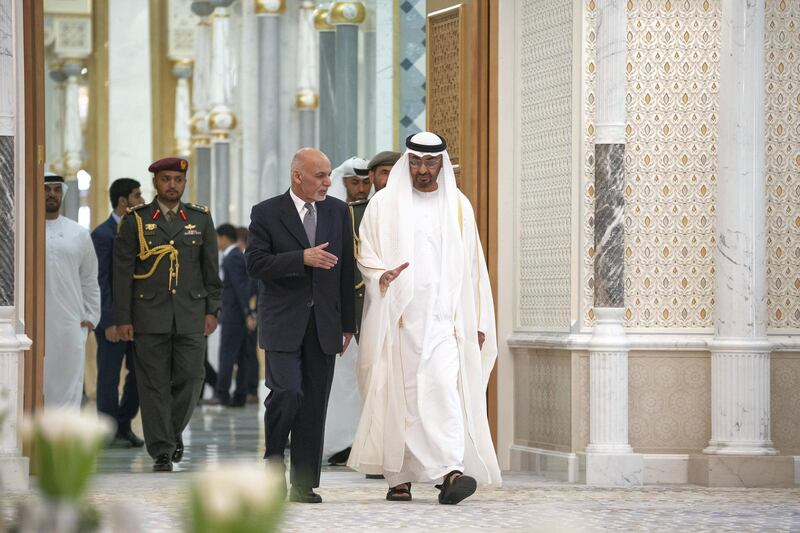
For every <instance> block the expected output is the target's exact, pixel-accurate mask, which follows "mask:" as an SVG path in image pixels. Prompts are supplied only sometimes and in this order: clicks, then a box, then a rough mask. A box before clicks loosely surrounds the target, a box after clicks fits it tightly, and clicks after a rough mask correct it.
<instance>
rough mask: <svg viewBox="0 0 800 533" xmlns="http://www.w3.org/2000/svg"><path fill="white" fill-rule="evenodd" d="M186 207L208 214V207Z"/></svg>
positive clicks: (197, 205) (187, 205) (196, 205)
mask: <svg viewBox="0 0 800 533" xmlns="http://www.w3.org/2000/svg"><path fill="white" fill-rule="evenodd" d="M186 207H188V208H189V209H194V210H195V211H200V212H201V213H205V214H208V207H206V206H204V205H199V204H186Z"/></svg>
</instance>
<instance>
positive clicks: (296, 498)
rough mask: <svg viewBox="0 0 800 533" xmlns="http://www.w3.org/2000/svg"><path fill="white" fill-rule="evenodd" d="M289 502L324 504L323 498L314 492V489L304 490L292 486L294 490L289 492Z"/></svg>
mask: <svg viewBox="0 0 800 533" xmlns="http://www.w3.org/2000/svg"><path fill="white" fill-rule="evenodd" d="M289 501H290V502H299V503H322V496H320V495H319V494H317V493H316V492H314V489H311V488H308V489H304V488H302V487H295V486H294V485H292V490H291V492H289Z"/></svg>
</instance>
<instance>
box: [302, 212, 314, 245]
mask: <svg viewBox="0 0 800 533" xmlns="http://www.w3.org/2000/svg"><path fill="white" fill-rule="evenodd" d="M304 207H305V208H306V215H305V216H304V217H303V227H304V228H305V230H306V236H307V237H308V242H309V244H310V245H311V246H314V244H315V243H316V237H317V214H316V213H315V212H314V206H313V205H311V204H309V203H307V204H305V206H304Z"/></svg>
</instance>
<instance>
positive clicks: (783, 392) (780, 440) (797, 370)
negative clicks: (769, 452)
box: [770, 353, 800, 455]
mask: <svg viewBox="0 0 800 533" xmlns="http://www.w3.org/2000/svg"><path fill="white" fill-rule="evenodd" d="M770 374H771V379H770V395H771V401H770V407H771V411H772V412H771V416H770V418H771V420H772V442H773V444H774V445H775V447H776V448H777V449H778V450H779V451H780V452H781V454H784V455H800V354H799V353H773V354H772V357H771V360H770Z"/></svg>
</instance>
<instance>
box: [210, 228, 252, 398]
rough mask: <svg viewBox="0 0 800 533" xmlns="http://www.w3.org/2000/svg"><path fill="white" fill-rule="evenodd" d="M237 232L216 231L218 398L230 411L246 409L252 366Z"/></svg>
mask: <svg viewBox="0 0 800 533" xmlns="http://www.w3.org/2000/svg"><path fill="white" fill-rule="evenodd" d="M236 241H237V235H236V228H235V227H233V226H232V225H231V224H221V225H220V226H219V227H217V242H218V243H219V249H220V251H221V252H222V268H220V278H222V313H221V314H220V317H219V324H220V327H221V328H222V332H221V334H220V342H219V372H218V375H217V398H218V399H219V403H221V404H222V405H227V406H230V407H244V404H245V402H246V400H247V386H248V378H249V376H250V364H251V362H250V361H249V360H248V354H247V347H248V345H247V337H248V329H247V324H246V321H247V317H248V316H249V315H250V297H251V296H252V293H251V284H250V277H249V276H248V275H247V267H246V265H245V261H244V254H243V253H242V250H241V249H240V248H239V246H238V244H237V242H236ZM234 367H236V390H235V391H234V393H233V398H231V395H230V388H231V379H232V377H233V369H234Z"/></svg>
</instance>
